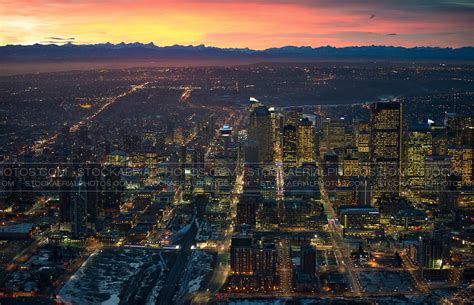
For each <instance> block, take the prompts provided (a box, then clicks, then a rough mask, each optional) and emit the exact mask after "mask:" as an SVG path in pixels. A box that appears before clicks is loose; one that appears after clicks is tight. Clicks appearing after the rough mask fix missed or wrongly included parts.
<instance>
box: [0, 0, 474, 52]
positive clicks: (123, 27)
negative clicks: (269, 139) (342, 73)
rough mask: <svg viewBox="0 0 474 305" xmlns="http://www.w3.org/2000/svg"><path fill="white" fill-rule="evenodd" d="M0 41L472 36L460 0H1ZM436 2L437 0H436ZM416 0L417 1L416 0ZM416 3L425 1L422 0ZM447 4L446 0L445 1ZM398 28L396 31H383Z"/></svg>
mask: <svg viewBox="0 0 474 305" xmlns="http://www.w3.org/2000/svg"><path fill="white" fill-rule="evenodd" d="M0 2H5V3H1V4H0V44H10V43H13V44H32V43H36V42H41V41H46V40H48V39H47V38H48V37H72V38H75V40H74V42H75V43H102V42H107V41H109V42H112V43H118V42H121V41H124V42H135V41H140V42H150V41H151V42H154V43H155V44H157V45H172V44H201V43H204V44H207V45H213V46H218V47H250V48H255V49H264V48H269V47H278V46H284V45H310V46H320V45H334V46H348V45H367V44H390V45H400V46H415V45H432V46H451V47H459V46H465V45H473V44H474V35H473V34H471V33H470V32H469V31H468V29H469V28H472V27H474V19H473V17H472V16H473V14H472V12H473V11H472V9H474V7H469V6H468V4H466V5H464V6H463V8H464V10H461V9H459V7H458V6H459V5H460V4H459V3H461V4H463V2H462V1H457V2H456V3H454V2H453V3H452V4H450V5H449V6H447V5H446V3H448V2H449V1H448V2H446V1H443V2H442V3H443V5H441V2H439V1H436V0H433V2H432V3H433V4H431V5H426V4H424V3H426V1H424V2H419V1H417V0H410V1H408V0H402V1H394V2H397V3H400V4H398V5H397V4H394V3H390V4H386V1H375V0H355V1H351V2H349V5H347V3H346V5H344V1H342V0H332V1H329V0H316V1H309V0H308V1H304V0H300V1H284V0H280V1H232V0H230V1H198V0H195V1H191V0H187V1H170V0H165V1H151V0H137V1H132V0H77V1H70V0H49V1H47V0H0ZM438 2H439V5H435V4H438ZM415 4H417V5H415ZM421 4H424V6H423V5H421ZM448 4H449V3H448ZM390 33H396V34H397V35H387V34H390Z"/></svg>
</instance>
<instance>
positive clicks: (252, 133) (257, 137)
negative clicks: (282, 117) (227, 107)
mask: <svg viewBox="0 0 474 305" xmlns="http://www.w3.org/2000/svg"><path fill="white" fill-rule="evenodd" d="M251 109H252V110H251V112H250V122H249V133H248V137H249V140H252V141H255V142H256V143H257V145H258V159H259V162H260V163H261V164H262V165H271V164H272V163H273V140H272V139H273V128H272V119H271V115H270V112H269V111H268V108H267V107H266V106H263V105H261V106H255V107H251Z"/></svg>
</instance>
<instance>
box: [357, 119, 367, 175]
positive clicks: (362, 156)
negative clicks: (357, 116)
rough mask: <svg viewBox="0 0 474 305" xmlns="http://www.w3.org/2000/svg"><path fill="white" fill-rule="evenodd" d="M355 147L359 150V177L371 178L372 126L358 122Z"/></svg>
mask: <svg viewBox="0 0 474 305" xmlns="http://www.w3.org/2000/svg"><path fill="white" fill-rule="evenodd" d="M355 145H356V146H357V150H358V159H359V175H361V176H369V173H370V124H369V122H364V121H362V122H358V123H357V124H356V135H355Z"/></svg>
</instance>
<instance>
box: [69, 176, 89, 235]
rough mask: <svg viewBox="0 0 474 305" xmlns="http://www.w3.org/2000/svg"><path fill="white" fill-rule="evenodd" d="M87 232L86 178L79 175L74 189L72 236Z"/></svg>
mask: <svg viewBox="0 0 474 305" xmlns="http://www.w3.org/2000/svg"><path fill="white" fill-rule="evenodd" d="M86 233H87V190H86V183H85V182H84V179H83V178H82V177H81V176H79V177H77V178H76V180H75V181H74V186H73V189H72V236H73V237H74V238H80V237H83V236H84V235H85V234H86Z"/></svg>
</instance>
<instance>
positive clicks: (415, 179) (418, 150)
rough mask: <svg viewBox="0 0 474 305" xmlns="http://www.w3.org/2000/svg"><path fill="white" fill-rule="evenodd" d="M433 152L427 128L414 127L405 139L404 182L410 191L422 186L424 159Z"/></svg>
mask: <svg viewBox="0 0 474 305" xmlns="http://www.w3.org/2000/svg"><path fill="white" fill-rule="evenodd" d="M432 152H433V139H432V137H431V133H430V129H429V128H428V126H426V127H425V126H414V127H412V128H410V129H409V131H408V137H407V155H406V156H407V158H406V160H407V167H406V181H407V183H408V187H409V188H411V189H419V188H422V187H423V185H424V176H425V158H426V156H428V155H431V154H432Z"/></svg>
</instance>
